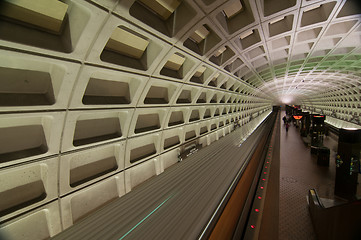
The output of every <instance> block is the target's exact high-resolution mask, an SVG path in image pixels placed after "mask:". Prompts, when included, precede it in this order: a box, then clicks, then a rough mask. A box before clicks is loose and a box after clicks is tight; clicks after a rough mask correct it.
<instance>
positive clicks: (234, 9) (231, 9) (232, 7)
mask: <svg viewBox="0 0 361 240" xmlns="http://www.w3.org/2000/svg"><path fill="white" fill-rule="evenodd" d="M242 10H243V6H242V3H241V1H240V0H235V1H233V3H231V4H229V5H228V6H227V7H225V8H224V9H223V13H224V14H225V16H226V17H227V18H231V17H233V16H236V15H237V14H238V13H239V12H241V11H242Z"/></svg>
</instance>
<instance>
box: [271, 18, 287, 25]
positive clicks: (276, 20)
mask: <svg viewBox="0 0 361 240" xmlns="http://www.w3.org/2000/svg"><path fill="white" fill-rule="evenodd" d="M283 19H285V16H283V17H279V18H276V19H274V20H272V21H270V22H269V23H270V24H274V23H276V22H279V21H281V20H283Z"/></svg>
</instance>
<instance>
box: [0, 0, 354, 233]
mask: <svg viewBox="0 0 361 240" xmlns="http://www.w3.org/2000/svg"><path fill="white" fill-rule="evenodd" d="M360 78H361V9H360V3H359V1H358V0H348V1H345V0H339V1H338V0H228V1H226V0H183V1H182V0H62V1H58V0H32V1H28V0H16V1H15V0H3V1H0V143H1V144H0V182H2V183H4V184H0V194H5V195H6V194H9V193H11V194H13V195H14V196H15V197H14V198H6V199H5V198H3V199H2V200H3V201H5V202H4V203H3V204H0V205H1V207H0V212H2V213H3V215H2V222H1V223H2V224H3V223H4V225H3V226H4V227H3V226H2V229H5V231H8V232H10V233H14V234H15V236H18V235H16V234H19V235H21V234H23V233H24V236H25V235H26V236H29V238H30V239H31V238H32V237H33V239H39V238H44V239H45V238H49V237H50V236H54V235H55V234H57V233H59V232H60V231H62V230H64V229H65V228H67V227H69V226H71V225H72V224H74V223H75V222H77V221H78V220H79V219H81V218H82V217H84V216H85V215H87V214H88V213H90V212H91V211H93V210H94V209H97V208H99V207H101V206H103V205H105V204H106V203H108V202H109V201H111V200H113V199H115V198H118V197H121V196H123V195H124V194H126V193H128V192H129V191H131V190H132V188H134V187H135V186H137V185H138V184H140V183H141V182H143V181H145V180H146V179H148V178H150V177H152V176H154V175H158V174H160V173H162V172H163V171H165V170H166V169H167V168H168V167H170V166H171V165H173V164H176V163H177V162H178V155H179V153H180V152H181V151H184V149H185V148H186V147H189V146H193V145H194V144H199V145H202V146H207V145H210V144H211V143H212V142H214V141H216V140H218V139H220V138H222V137H223V136H225V135H227V134H229V133H230V132H231V131H233V130H234V128H235V127H237V126H241V131H239V134H240V135H239V138H240V139H244V138H246V137H247V136H248V134H250V133H251V132H252V131H253V129H254V128H255V127H256V126H257V125H258V124H259V123H260V122H261V121H262V120H263V119H264V118H265V117H266V116H267V115H268V114H269V113H270V112H271V111H272V105H278V104H283V103H289V104H293V103H294V104H301V105H302V108H303V109H305V110H308V111H310V112H316V113H322V114H326V115H327V118H326V120H327V121H328V122H329V123H331V124H334V125H335V126H338V127H354V126H356V127H358V128H360V127H361V87H360V80H361V79H360ZM235 123H237V124H235ZM28 176H31V179H30V178H29V180H28ZM23 189H26V190H27V191H23ZM99 196H101V198H98V197H99ZM4 199H5V200H4ZM8 199H10V200H11V201H10V200H8ZM12 199H14V200H12ZM95 200H96V201H95ZM24 226H26V227H24ZM2 229H1V230H2ZM39 234H44V236H39ZM31 236H32V237H31ZM34 236H35V237H34Z"/></svg>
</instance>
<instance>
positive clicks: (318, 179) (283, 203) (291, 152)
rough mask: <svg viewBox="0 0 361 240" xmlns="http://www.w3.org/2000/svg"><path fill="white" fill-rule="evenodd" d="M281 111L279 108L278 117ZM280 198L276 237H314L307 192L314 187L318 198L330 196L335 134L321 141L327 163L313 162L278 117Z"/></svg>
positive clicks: (282, 239)
mask: <svg viewBox="0 0 361 240" xmlns="http://www.w3.org/2000/svg"><path fill="white" fill-rule="evenodd" d="M284 115H285V112H281V115H280V116H281V118H282V117H283V116H284ZM280 124H281V131H280V134H281V136H280V152H281V154H280V202H279V209H280V210H279V214H280V215H279V239H280V240H298V239H299V240H304V239H307V240H313V239H316V235H315V232H314V230H313V226H312V222H311V217H310V214H309V210H308V203H307V198H306V197H307V193H308V190H309V189H311V188H315V189H316V190H317V192H318V194H319V196H320V197H321V198H329V199H333V198H335V196H334V184H335V173H336V166H335V161H334V159H335V157H336V152H337V145H338V139H337V137H332V136H327V137H325V138H324V142H323V143H324V145H325V146H326V147H328V148H329V149H330V166H328V167H326V166H319V165H317V158H316V156H315V155H313V154H311V151H310V148H309V147H307V146H306V145H305V144H304V142H303V140H302V138H301V135H300V133H299V129H298V128H296V127H295V126H293V125H291V126H290V128H289V130H288V132H286V128H285V126H284V124H283V121H280ZM359 182H360V184H358V189H357V196H358V197H360V196H361V174H359Z"/></svg>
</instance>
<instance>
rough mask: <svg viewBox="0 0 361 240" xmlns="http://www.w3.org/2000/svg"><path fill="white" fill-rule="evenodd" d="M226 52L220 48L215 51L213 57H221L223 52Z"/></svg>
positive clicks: (225, 48)
mask: <svg viewBox="0 0 361 240" xmlns="http://www.w3.org/2000/svg"><path fill="white" fill-rule="evenodd" d="M226 50H227V47H226V46H224V47H221V48H220V49H218V50H217V52H216V53H215V54H214V56H215V57H218V56H219V55H221V54H222V53H223V52H224V51H226Z"/></svg>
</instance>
